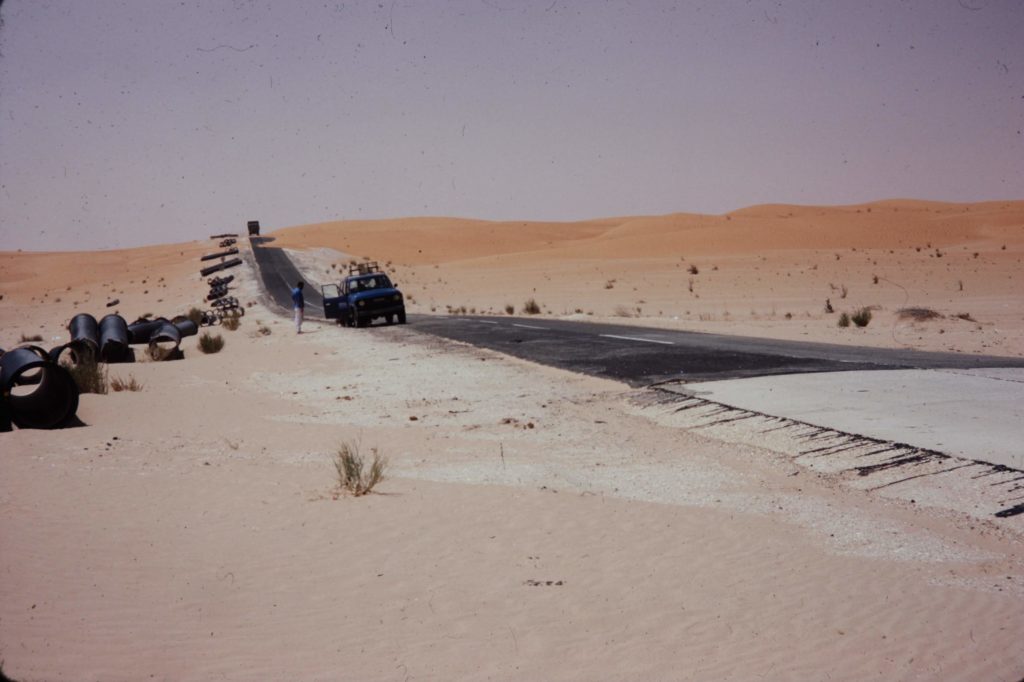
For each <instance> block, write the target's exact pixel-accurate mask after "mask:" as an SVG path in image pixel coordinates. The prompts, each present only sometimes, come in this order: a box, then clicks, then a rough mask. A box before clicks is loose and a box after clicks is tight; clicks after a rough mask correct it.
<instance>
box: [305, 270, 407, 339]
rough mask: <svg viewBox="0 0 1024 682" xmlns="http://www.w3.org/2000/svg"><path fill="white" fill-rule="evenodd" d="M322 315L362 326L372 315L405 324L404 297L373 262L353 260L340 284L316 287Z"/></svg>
mask: <svg viewBox="0 0 1024 682" xmlns="http://www.w3.org/2000/svg"><path fill="white" fill-rule="evenodd" d="M320 288H321V292H322V293H323V297H324V316H325V317H326V318H327V319H328V320H337V321H338V323H339V324H341V325H344V326H346V327H365V326H367V325H369V324H370V322H372V321H373V320H375V319H378V318H384V319H386V320H387V323H388V324H394V322H395V320H398V324H405V298H404V297H403V296H402V292H401V291H399V290H398V289H396V288H395V285H394V284H392V283H391V280H390V279H388V276H387V275H385V274H384V273H383V272H381V271H380V267H379V266H378V265H377V264H376V263H374V262H369V263H354V264H352V265H350V266H349V274H348V277H346V278H345V279H343V280H342V281H341V283H340V284H324V285H323V286H321V287H320Z"/></svg>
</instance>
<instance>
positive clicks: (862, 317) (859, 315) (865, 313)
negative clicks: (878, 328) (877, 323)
mask: <svg viewBox="0 0 1024 682" xmlns="http://www.w3.org/2000/svg"><path fill="white" fill-rule="evenodd" d="M850 319H851V320H853V323H854V324H855V325H857V326H858V327H866V326H868V324H870V322H871V309H870V308H861V309H860V310H858V311H857V312H855V313H854V314H853V315H850Z"/></svg>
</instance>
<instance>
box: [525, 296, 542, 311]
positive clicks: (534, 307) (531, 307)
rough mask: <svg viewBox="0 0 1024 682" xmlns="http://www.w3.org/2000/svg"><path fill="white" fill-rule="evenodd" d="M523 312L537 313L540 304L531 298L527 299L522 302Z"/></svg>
mask: <svg viewBox="0 0 1024 682" xmlns="http://www.w3.org/2000/svg"><path fill="white" fill-rule="evenodd" d="M523 312H524V313H526V314H527V315H539V314H540V305H538V304H537V301H535V300H534V299H532V298H531V299H530V300H529V301H527V302H526V303H524V304H523Z"/></svg>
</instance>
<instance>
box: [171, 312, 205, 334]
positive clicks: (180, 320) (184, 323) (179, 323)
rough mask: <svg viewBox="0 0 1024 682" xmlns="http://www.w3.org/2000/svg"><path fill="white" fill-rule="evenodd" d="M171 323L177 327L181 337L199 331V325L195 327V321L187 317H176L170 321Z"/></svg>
mask: <svg viewBox="0 0 1024 682" xmlns="http://www.w3.org/2000/svg"><path fill="white" fill-rule="evenodd" d="M171 324H173V325H174V326H175V327H177V328H178V333H179V334H181V338H185V337H186V336H195V335H196V334H198V333H199V327H197V326H196V323H195V322H193V321H192V320H190V319H188V318H187V317H176V318H174V319H173V320H172V321H171Z"/></svg>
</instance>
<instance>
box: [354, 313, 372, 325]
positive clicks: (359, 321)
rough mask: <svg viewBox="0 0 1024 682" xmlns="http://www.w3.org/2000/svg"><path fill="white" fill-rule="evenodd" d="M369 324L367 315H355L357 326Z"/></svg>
mask: <svg viewBox="0 0 1024 682" xmlns="http://www.w3.org/2000/svg"><path fill="white" fill-rule="evenodd" d="M369 324H370V318H368V317H359V316H358V315H356V326H357V327H367V326H369Z"/></svg>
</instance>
